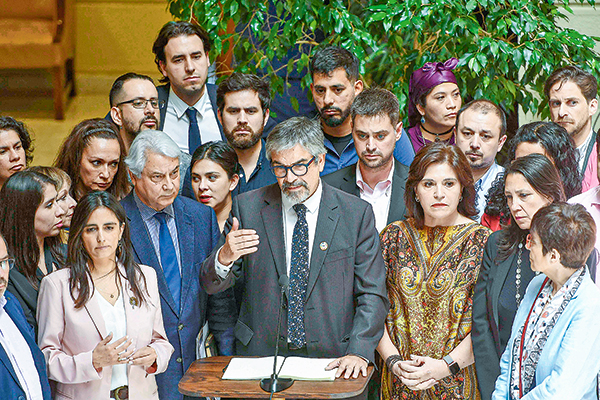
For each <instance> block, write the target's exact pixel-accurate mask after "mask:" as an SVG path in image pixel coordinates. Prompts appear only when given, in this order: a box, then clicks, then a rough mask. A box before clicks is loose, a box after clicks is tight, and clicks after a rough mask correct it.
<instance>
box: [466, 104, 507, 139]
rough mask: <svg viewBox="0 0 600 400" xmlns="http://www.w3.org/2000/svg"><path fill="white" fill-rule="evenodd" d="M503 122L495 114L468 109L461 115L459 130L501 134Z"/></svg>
mask: <svg viewBox="0 0 600 400" xmlns="http://www.w3.org/2000/svg"><path fill="white" fill-rule="evenodd" d="M501 125H502V121H501V120H500V117H498V115H496V113H495V112H490V111H483V110H472V109H468V110H465V111H463V113H462V114H461V116H460V118H459V121H458V127H459V129H463V128H468V129H471V130H473V131H477V132H484V131H487V132H490V133H493V134H497V135H499V134H500V128H501Z"/></svg>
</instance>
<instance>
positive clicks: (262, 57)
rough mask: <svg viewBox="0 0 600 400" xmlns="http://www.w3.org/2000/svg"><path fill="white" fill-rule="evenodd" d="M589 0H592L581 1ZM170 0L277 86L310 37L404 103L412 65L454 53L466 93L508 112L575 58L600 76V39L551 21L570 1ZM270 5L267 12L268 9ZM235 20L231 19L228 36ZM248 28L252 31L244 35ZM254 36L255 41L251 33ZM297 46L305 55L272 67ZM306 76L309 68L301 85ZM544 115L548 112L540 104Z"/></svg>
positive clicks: (537, 104) (299, 64)
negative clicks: (347, 55) (352, 61)
mask: <svg viewBox="0 0 600 400" xmlns="http://www.w3.org/2000/svg"><path fill="white" fill-rule="evenodd" d="M579 1H580V2H581V3H584V2H585V3H588V4H590V5H592V6H595V0H579ZM274 4H275V6H271V8H270V7H269V0H262V1H251V0H169V5H168V7H169V10H170V12H171V14H172V15H173V16H174V17H175V18H177V19H182V20H190V19H191V16H192V13H193V15H194V17H195V18H196V20H197V21H198V23H199V24H200V25H202V26H203V27H204V28H205V29H207V30H208V31H209V33H210V35H211V37H212V38H214V49H213V54H212V56H213V57H212V59H214V58H215V55H216V54H220V53H222V52H225V51H227V50H228V49H229V47H230V44H231V43H233V49H234V57H235V65H234V68H235V69H236V70H237V71H241V72H256V71H257V68H259V69H266V70H267V71H269V72H268V74H267V75H269V76H270V77H271V82H272V87H273V89H274V90H277V91H280V92H281V91H282V90H283V88H284V85H286V84H287V83H286V77H287V76H288V74H289V73H290V72H292V71H298V72H302V73H305V71H307V68H308V63H309V57H308V54H311V52H312V50H313V48H314V47H315V46H317V45H319V43H318V42H317V39H316V35H315V31H316V30H317V29H318V30H320V31H322V32H324V33H325V34H326V35H327V36H326V37H325V41H324V43H332V44H337V45H340V46H342V47H345V48H347V49H349V50H351V51H352V52H354V53H355V54H356V55H357V56H358V58H359V59H360V60H361V62H362V66H361V72H362V74H363V76H364V77H365V80H366V83H367V84H369V85H379V86H383V87H386V88H388V89H390V90H392V91H394V92H395V93H396V95H398V98H399V99H400V102H401V104H406V103H407V101H408V80H409V77H410V74H411V73H412V71H413V70H414V69H416V68H419V67H421V66H422V65H423V64H424V63H425V62H428V61H445V60H446V59H448V58H450V57H453V56H455V57H457V58H459V60H460V62H459V65H458V68H457V70H456V71H455V72H456V75H457V78H458V79H459V86H460V87H461V90H462V93H463V97H467V96H469V97H473V98H482V97H485V98H488V99H490V100H492V101H495V102H498V103H501V104H503V105H504V106H505V107H506V108H507V109H508V110H512V109H513V105H514V104H520V105H521V106H522V108H523V110H525V111H531V112H533V113H534V114H537V113H538V112H540V111H542V108H543V107H545V102H543V101H542V100H540V99H543V97H544V96H543V85H544V81H545V80H546V78H547V77H548V75H549V74H550V73H551V72H552V71H553V70H554V69H556V68H558V67H560V66H564V65H566V64H576V65H579V66H581V67H582V68H584V69H586V70H589V71H591V72H593V73H594V74H595V75H596V76H600V56H599V55H598V54H597V53H596V52H594V50H593V47H594V45H595V43H596V42H597V41H598V40H600V38H598V37H590V36H587V35H583V34H581V33H579V32H577V31H575V30H572V29H562V28H560V27H559V26H558V23H559V22H560V21H561V20H565V19H567V14H568V13H572V10H571V9H570V7H569V1H568V0H556V1H551V0H538V1H531V0H503V1H492V0H479V1H477V0H435V1H426V0H371V1H367V0H346V1H341V0H330V1H329V3H328V4H327V5H325V4H324V2H323V1H317V0H274ZM269 11H271V12H269ZM229 20H232V21H233V22H234V23H235V25H236V26H237V27H238V28H237V30H236V32H235V33H233V34H225V32H226V31H227V23H228V21H229ZM250 33H251V35H249V34H250ZM249 37H252V40H250V39H249ZM294 46H299V47H300V49H301V51H302V55H301V56H298V57H297V58H296V59H292V60H290V61H289V62H288V63H287V65H283V66H282V67H281V68H279V70H274V68H273V67H272V64H271V62H272V60H273V59H274V58H279V59H283V58H284V57H285V55H286V54H287V52H288V50H289V49H291V48H293V47H294ZM309 83H310V77H309V76H308V74H306V76H305V79H304V80H303V84H304V85H308V84H309ZM543 111H544V112H543V113H542V116H547V109H546V110H543Z"/></svg>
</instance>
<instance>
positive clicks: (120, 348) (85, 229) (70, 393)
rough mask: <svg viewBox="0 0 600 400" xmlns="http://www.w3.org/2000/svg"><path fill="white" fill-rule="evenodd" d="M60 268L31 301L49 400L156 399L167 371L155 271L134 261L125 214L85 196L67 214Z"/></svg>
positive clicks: (97, 196) (100, 196) (108, 198)
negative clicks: (52, 386)
mask: <svg viewBox="0 0 600 400" xmlns="http://www.w3.org/2000/svg"><path fill="white" fill-rule="evenodd" d="M68 247H69V248H68V253H67V264H66V265H67V268H64V269H62V270H59V271H56V272H55V273H52V274H49V275H48V276H46V277H45V278H44V279H43V280H42V283H41V287H40V293H39V297H38V311H37V320H38V325H39V335H38V336H39V338H38V339H39V345H40V348H41V349H42V352H43V353H44V356H45V357H46V362H47V363H48V375H49V377H50V379H52V380H55V381H56V382H57V385H56V390H55V399H85V400H95V399H98V400H100V399H102V400H107V399H111V398H113V399H134V400H135V399H140V400H142V399H143V400H146V399H158V392H157V386H156V382H155V379H154V374H157V373H161V372H164V371H165V369H166V368H167V364H168V361H169V358H170V357H171V353H172V352H173V347H172V346H171V345H170V344H169V342H168V341H167V335H166V333H165V330H164V327H163V320H162V312H161V308H160V299H159V294H158V285H157V280H156V273H155V271H154V270H153V269H152V268H150V267H147V266H144V265H137V264H136V263H135V262H134V261H133V255H132V251H131V245H130V240H129V228H128V226H127V217H126V215H125V211H124V210H123V208H122V207H121V205H120V204H119V203H118V201H117V200H116V198H114V197H113V196H112V195H111V194H109V193H107V192H91V193H89V194H87V195H85V196H84V197H83V198H82V199H81V201H80V202H79V204H78V205H77V207H76V208H75V212H74V214H73V220H72V222H71V230H70V236H69V244H68Z"/></svg>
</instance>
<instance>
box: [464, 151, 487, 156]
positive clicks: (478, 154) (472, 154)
mask: <svg viewBox="0 0 600 400" xmlns="http://www.w3.org/2000/svg"><path fill="white" fill-rule="evenodd" d="M465 155H466V156H479V157H483V153H482V152H480V151H467V152H466V153H465Z"/></svg>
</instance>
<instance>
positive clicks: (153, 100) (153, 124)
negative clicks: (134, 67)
mask: <svg viewBox="0 0 600 400" xmlns="http://www.w3.org/2000/svg"><path fill="white" fill-rule="evenodd" d="M109 100H110V107H111V109H110V118H111V119H112V121H113V122H114V123H115V124H116V125H117V126H118V127H119V134H120V135H121V138H122V139H123V143H125V149H126V150H127V152H129V146H131V142H133V139H135V137H136V136H137V135H138V133H140V132H141V131H143V130H146V129H158V125H159V118H160V111H159V110H160V108H163V107H164V101H162V102H161V101H159V100H158V92H157V91H156V86H154V81H153V80H152V78H150V77H149V76H146V75H141V74H136V73H134V72H128V73H126V74H124V75H121V76H120V77H118V78H117V79H116V80H115V82H114V83H113V85H112V88H111V89H110V95H109Z"/></svg>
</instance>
